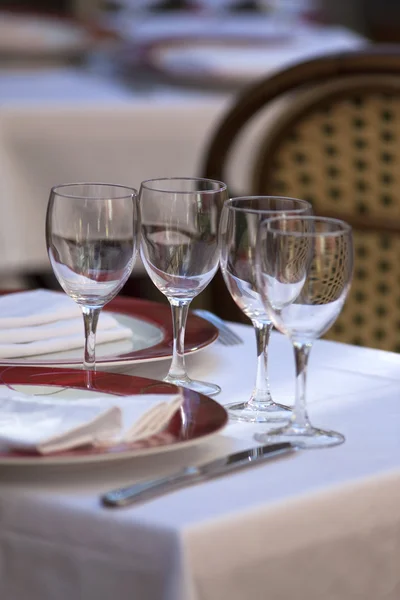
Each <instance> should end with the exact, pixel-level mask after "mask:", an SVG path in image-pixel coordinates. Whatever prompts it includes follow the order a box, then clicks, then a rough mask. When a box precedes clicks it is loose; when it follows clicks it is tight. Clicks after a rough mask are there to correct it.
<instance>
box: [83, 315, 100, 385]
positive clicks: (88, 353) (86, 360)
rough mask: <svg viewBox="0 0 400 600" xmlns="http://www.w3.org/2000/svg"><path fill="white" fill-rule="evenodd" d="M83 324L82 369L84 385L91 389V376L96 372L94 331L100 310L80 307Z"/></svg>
mask: <svg viewBox="0 0 400 600" xmlns="http://www.w3.org/2000/svg"><path fill="white" fill-rule="evenodd" d="M81 308H82V314H83V324H84V327H85V354H84V357H83V368H84V369H85V371H86V385H87V387H91V385H92V374H93V373H94V372H95V371H96V354H95V350H96V330H97V323H98V321H99V315H100V310H101V309H100V308H92V307H90V306H82V307H81Z"/></svg>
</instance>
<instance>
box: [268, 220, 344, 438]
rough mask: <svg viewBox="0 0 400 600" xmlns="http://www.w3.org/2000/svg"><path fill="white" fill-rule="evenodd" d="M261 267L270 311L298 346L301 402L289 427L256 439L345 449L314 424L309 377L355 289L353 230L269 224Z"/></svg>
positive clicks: (335, 225) (320, 223) (334, 224)
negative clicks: (315, 354)
mask: <svg viewBox="0 0 400 600" xmlns="http://www.w3.org/2000/svg"><path fill="white" fill-rule="evenodd" d="M256 265H257V268H256V271H257V283H258V287H259V291H260V293H261V297H262V299H263V302H264V305H265V308H266V311H267V313H268V314H269V316H270V318H271V319H272V322H273V324H274V325H275V327H276V328H277V329H279V331H281V332H282V333H284V334H285V335H287V336H288V337H289V338H290V340H291V341H292V344H293V348H294V353H295V364H296V399H295V406H294V409H293V413H292V417H291V420H290V422H289V424H287V425H286V426H284V427H281V428H279V429H275V430H272V431H267V432H266V433H262V434H256V439H257V440H258V441H261V442H263V443H265V442H272V441H274V442H275V441H290V442H293V443H295V444H297V445H299V446H301V447H314V448H315V447H323V446H334V445H336V444H340V443H342V442H344V436H343V435H342V434H340V433H337V432H335V431H325V430H323V429H317V428H316V427H313V426H312V425H311V423H310V420H309V418H308V414H307V408H306V375H307V362H308V357H309V354H310V350H311V347H312V344H313V342H314V340H316V339H318V338H319V337H321V336H322V335H323V334H324V333H325V332H326V331H327V330H328V329H329V328H330V327H331V325H332V324H333V323H334V321H335V320H336V318H337V317H338V315H339V313H340V311H341V310H342V307H343V304H344V302H345V299H346V296H347V294H348V291H349V288H350V284H351V279H352V274H353V239H352V230H351V227H350V225H348V224H347V223H345V222H344V221H339V220H338V219H329V218H323V217H313V216H305V217H294V216H288V217H276V218H273V219H270V220H268V221H264V222H263V223H261V225H260V228H259V235H258V240H257V251H256Z"/></svg>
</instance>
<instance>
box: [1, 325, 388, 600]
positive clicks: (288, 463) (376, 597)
mask: <svg viewBox="0 0 400 600" xmlns="http://www.w3.org/2000/svg"><path fill="white" fill-rule="evenodd" d="M235 329H236V331H237V332H238V333H239V334H240V335H241V336H242V337H243V339H244V340H245V344H244V345H241V346H232V347H224V346H222V345H221V344H219V343H218V342H217V343H215V344H214V345H213V346H211V347H209V348H208V349H206V350H204V351H202V352H201V353H199V354H197V355H193V356H191V357H190V358H189V359H188V366H189V370H190V374H191V375H192V376H194V377H197V378H203V379H207V380H210V381H215V382H216V383H218V384H220V385H221V386H222V388H223V392H222V394H221V395H220V396H219V397H217V398H218V399H219V400H220V401H221V402H223V403H226V402H229V401H232V400H242V399H244V398H246V397H247V396H248V395H249V393H250V390H251V387H252V384H253V380H254V375H255V343H254V339H253V338H254V334H253V331H252V329H251V328H250V327H247V326H243V325H236V326H235ZM167 367H168V362H160V363H151V364H147V365H141V366H135V367H133V368H129V369H128V370H129V372H130V373H134V374H141V375H146V376H152V377H161V376H162V375H163V374H165V372H166V369H167ZM293 371H294V366H293V356H292V352H291V348H290V346H289V343H288V342H287V340H286V339H284V338H282V337H281V336H280V335H279V334H275V335H273V339H272V343H271V359H270V373H271V387H272V391H273V394H274V396H275V398H276V399H277V400H279V401H286V400H288V399H290V398H291V397H292V394H293ZM399 392H400V356H399V355H395V354H391V353H387V352H383V351H379V350H371V349H362V348H355V347H351V346H345V345H341V344H337V343H333V342H323V341H321V342H318V343H316V344H315V347H314V349H313V351H312V353H311V359H310V373H309V401H310V415H311V418H312V420H313V422H314V423H315V424H318V425H321V426H325V427H330V428H333V429H337V430H339V431H341V432H343V433H344V434H345V435H346V438H347V440H346V443H345V444H344V445H342V446H338V447H336V448H331V449H325V450H309V451H303V452H299V453H296V454H295V455H293V456H290V457H286V458H281V459H279V460H276V461H274V462H270V463H269V464H265V465H264V466H259V467H255V468H254V469H248V470H246V471H242V472H240V473H237V474H235V475H231V476H228V477H224V478H220V479H218V480H214V481H210V482H207V483H203V484H201V485H199V486H196V487H191V488H187V489H184V490H181V491H179V492H175V493H173V494H170V495H168V496H164V497H162V498H158V499H156V500H153V501H151V502H148V503H146V504H143V505H140V506H136V507H132V508H129V509H124V510H107V509H105V508H102V507H101V505H100V503H99V494H100V493H101V492H102V491H105V490H108V489H109V488H111V487H114V486H116V485H120V484H127V483H129V482H132V481H134V480H136V479H140V478H145V477H149V476H153V475H156V474H166V473H169V472H172V471H173V470H175V469H176V468H177V467H179V465H182V464H184V463H187V462H190V461H195V460H196V461H200V460H203V459H205V458H210V457H211V456H218V455H222V454H224V453H226V452H228V451H231V450H234V449H239V448H244V447H250V446H252V445H254V441H253V439H252V436H253V433H254V431H256V430H260V429H261V426H252V425H248V424H230V425H229V426H228V427H227V428H226V430H225V431H224V432H223V433H221V434H219V435H218V436H217V437H216V438H215V439H214V440H213V441H210V442H209V443H207V444H205V445H204V447H201V446H199V447H198V448H193V449H191V450H189V449H188V450H187V451H186V452H176V453H174V454H169V455H164V456H160V457H158V458H155V457H152V458H150V457H149V458H147V459H145V458H143V459H141V460H132V461H129V462H128V463H124V464H122V463H121V464H114V465H112V464H110V465H108V466H105V465H99V466H98V467H93V468H91V469H83V468H82V469H81V470H79V469H71V470H69V469H63V470H59V471H57V470H54V471H52V472H51V473H48V474H47V475H46V473H44V472H41V473H40V472H37V471H36V472H35V473H32V474H31V475H30V476H29V475H28V474H27V473H26V472H25V473H24V474H20V475H19V474H18V471H17V470H14V472H8V473H6V472H4V471H0V477H1V486H0V519H1V521H0V522H1V527H0V558H1V560H0V565H1V577H0V598H10V599H13V600H14V599H20V598H21V599H25V598H29V599H30V600H70V599H71V598H79V599H80V600H81V599H82V600H110V598H117V597H118V598H132V599H133V598H135V599H136V598H143V599H144V598H145V599H146V600H222V599H225V598H226V599H229V600H243V599H244V598H246V599H248V600H261V599H262V600H264V599H265V598H268V600H287V599H288V598H292V597H296V598H298V599H299V600H321V598H324V600H353V599H354V598H362V599H363V600H380V599H382V600H383V599H385V600H391V599H393V600H398V598H399V594H400V571H399V568H398V565H399V552H400V546H399V540H400V508H399V506H400V469H399V464H400V436H399V431H400V393H399Z"/></svg>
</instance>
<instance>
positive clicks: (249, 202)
mask: <svg viewBox="0 0 400 600" xmlns="http://www.w3.org/2000/svg"><path fill="white" fill-rule="evenodd" d="M302 214H304V215H306V214H312V207H311V204H309V203H308V202H306V201H305V200H299V199H296V198H283V197H282V198H281V197H274V196H247V197H246V196H245V197H241V198H232V199H230V200H228V201H227V202H225V205H224V208H223V211H222V216H221V223H220V246H221V270H222V274H223V277H224V280H225V283H226V286H227V288H228V290H229V292H230V294H231V296H232V298H233V299H234V301H235V302H236V304H237V305H238V307H239V308H240V309H241V310H242V311H243V312H244V314H245V315H246V316H247V317H249V319H250V320H251V322H252V324H253V327H254V330H255V333H256V342H257V376H256V383H255V387H254V389H253V392H252V394H251V396H250V398H249V399H248V400H246V401H244V402H236V403H232V404H228V405H227V406H226V408H227V409H228V411H229V414H230V416H231V417H233V418H234V419H237V420H241V421H249V422H258V423H265V422H274V421H282V420H286V421H287V420H288V419H289V417H290V414H291V411H290V409H289V408H287V407H286V406H283V405H281V404H276V403H275V402H274V401H273V399H272V397H271V392H270V389H269V382H268V373H267V366H268V365H267V360H268V341H269V336H270V333H271V329H272V321H271V319H270V317H269V316H268V315H267V313H266V311H265V308H264V304H263V302H262V300H261V297H260V294H259V292H258V287H257V282H256V269H255V254H256V240H257V233H258V227H259V225H260V223H261V222H262V221H263V220H265V219H267V218H269V217H273V216H277V215H302Z"/></svg>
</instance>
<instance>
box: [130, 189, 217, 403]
mask: <svg viewBox="0 0 400 600" xmlns="http://www.w3.org/2000/svg"><path fill="white" fill-rule="evenodd" d="M226 199H227V189H226V185H225V184H224V183H221V182H219V181H213V180H210V179H196V178H182V177H174V178H170V179H152V180H150V181H144V182H143V183H142V185H141V188H140V193H139V201H140V210H141V216H142V237H141V250H140V252H141V257H142V260H143V263H144V266H145V268H146V270H147V273H148V274H149V276H150V278H151V279H152V281H153V283H154V284H155V285H156V287H157V288H158V289H159V290H160V291H161V292H162V293H163V294H164V295H165V296H166V297H167V298H168V300H169V303H170V305H171V309H172V321H173V329H174V345H173V358H172V363H171V367H170V370H169V373H168V375H167V376H166V378H165V381H168V382H169V383H173V384H175V385H180V386H184V387H188V388H190V389H192V390H195V391H197V392H201V393H204V394H208V395H213V394H217V393H218V392H220V391H221V389H220V388H219V387H218V386H217V385H215V384H212V383H205V382H202V381H193V380H192V379H190V378H189V376H188V375H187V373H186V367H185V359H184V339H185V325H186V319H187V315H188V310H189V305H190V303H191V301H192V300H193V298H194V297H195V296H197V295H198V294H199V293H200V292H202V291H203V290H204V288H205V287H206V286H207V285H208V284H209V283H210V281H211V279H212V278H213V277H214V274H215V272H216V270H217V268H218V264H219V246H218V226H219V220H220V215H221V211H222V207H223V204H224V202H225V200H226Z"/></svg>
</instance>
